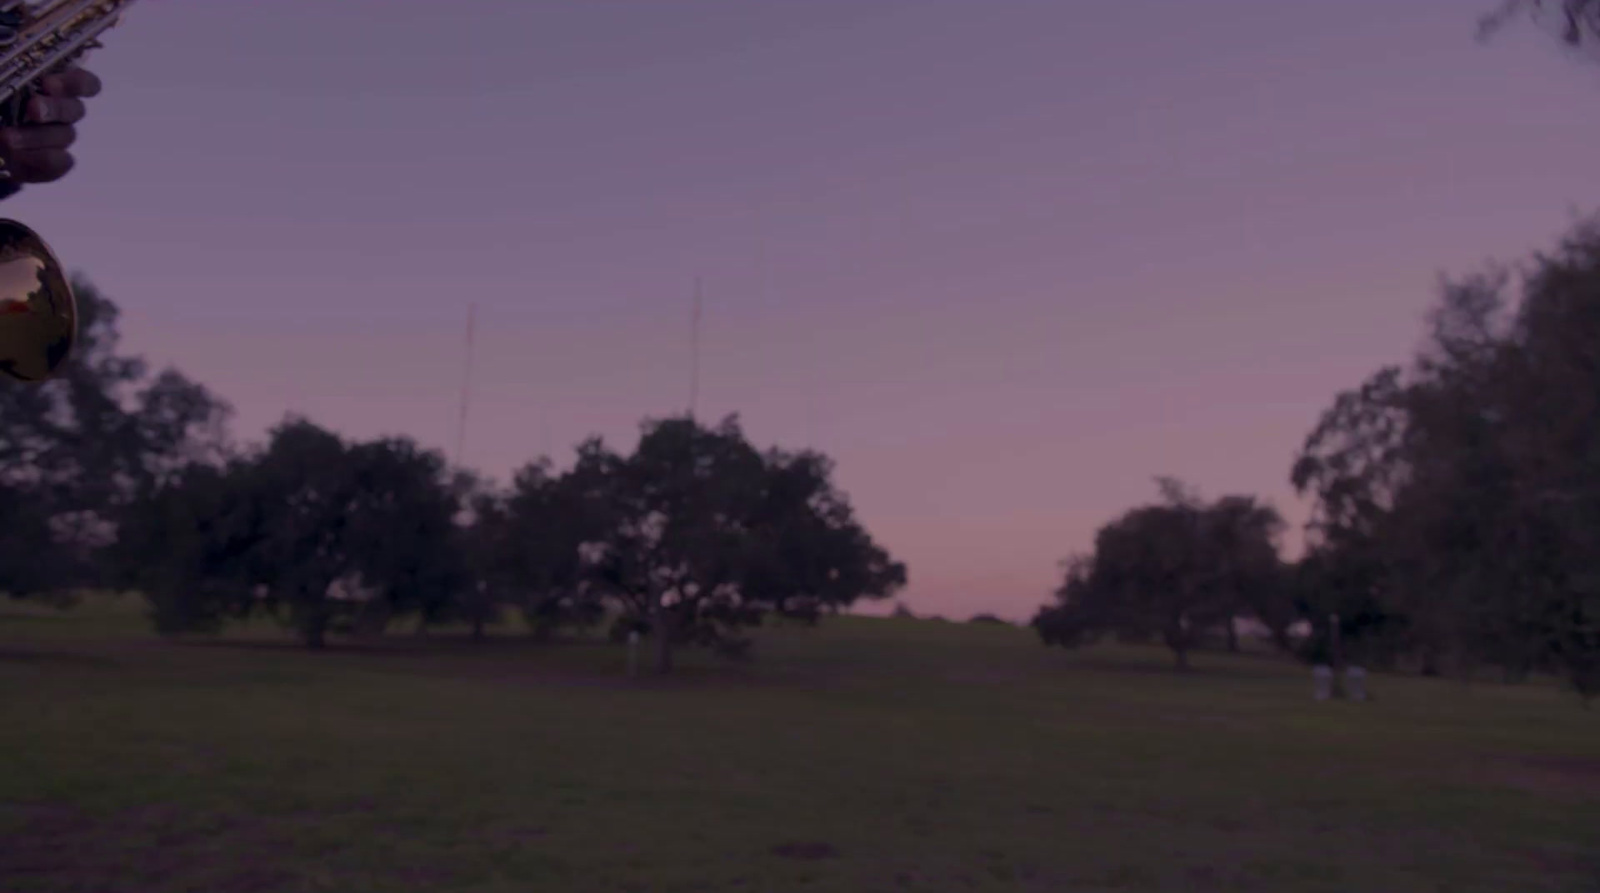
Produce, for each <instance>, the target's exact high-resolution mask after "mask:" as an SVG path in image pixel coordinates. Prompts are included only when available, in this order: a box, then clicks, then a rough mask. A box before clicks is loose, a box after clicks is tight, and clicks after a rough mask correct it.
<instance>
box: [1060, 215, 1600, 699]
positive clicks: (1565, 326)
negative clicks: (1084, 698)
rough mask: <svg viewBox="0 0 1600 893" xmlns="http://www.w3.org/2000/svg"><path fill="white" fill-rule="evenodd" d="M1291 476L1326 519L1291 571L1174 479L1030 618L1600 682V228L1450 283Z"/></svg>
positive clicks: (1241, 507)
mask: <svg viewBox="0 0 1600 893" xmlns="http://www.w3.org/2000/svg"><path fill="white" fill-rule="evenodd" d="M1290 480H1291V482H1292V483H1293V485H1294V487H1295V488H1296V490H1297V491H1298V492H1299V493H1300V494H1302V495H1303V496H1306V497H1308V498H1309V499H1310V501H1311V504H1312V509H1313V512H1312V516H1311V520H1310V523H1309V525H1308V528H1307V531H1306V533H1307V548H1306V550H1305V553H1304V554H1303V555H1302V556H1301V557H1299V558H1298V559H1297V560H1295V561H1292V562H1291V561H1284V560H1283V559H1281V558H1280V552H1279V548H1278V537H1279V534H1280V533H1281V532H1282V530H1283V527H1284V522H1283V519H1282V518H1281V517H1280V516H1279V514H1278V513H1277V512H1276V511H1275V510H1274V509H1273V508H1272V507H1270V506H1268V505H1265V504H1263V503H1261V502H1260V501H1258V500H1256V499H1255V498H1253V497H1249V496H1230V497H1225V498H1222V499H1219V500H1216V501H1214V502H1207V501H1205V500H1203V499H1201V498H1199V497H1198V496H1197V495H1195V494H1194V493H1192V492H1190V491H1188V490H1187V489H1186V488H1184V487H1183V486H1182V485H1181V484H1179V483H1178V482H1176V481H1172V480H1162V481H1161V490H1162V499H1161V500H1160V501H1159V502H1157V503H1154V504H1151V505H1147V506H1142V507H1139V508H1135V509H1133V510H1131V511H1129V512H1127V513H1126V514H1124V515H1123V516H1121V517H1120V518H1118V519H1116V520H1114V521H1112V522H1111V523H1109V524H1107V525H1105V526H1104V527H1102V528H1101V529H1100V531H1099V533H1098V534H1097V536H1096V537H1095V541H1094V547H1093V549H1092V551H1091V552H1089V553H1088V554H1086V555H1082V556H1077V557H1074V558H1072V559H1070V560H1069V561H1067V562H1066V564H1065V567H1064V575H1063V582H1062V584H1061V586H1060V588H1059V589H1058V590H1057V592H1056V594H1055V600H1054V602H1053V603H1052V604H1050V605H1048V606H1046V607H1044V608H1042V609H1041V610H1040V611H1039V613H1038V614H1037V615H1036V616H1035V617H1034V619H1033V626H1034V628H1035V629H1036V630H1037V631H1038V633H1039V635H1040V637H1041V638H1042V639H1043V640H1044V641H1045V642H1046V643H1048V644H1059V645H1065V646H1069V647H1072V646H1077V645H1080V644H1084V643H1087V642H1091V641H1095V640H1098V639H1099V638H1101V637H1104V636H1116V637H1119V638H1123V639H1133V640H1154V639H1159V640H1160V641H1161V642H1163V643H1164V644H1165V645H1166V646H1167V647H1169V648H1170V649H1171V650H1172V652H1173V654H1174V655H1175V659H1176V661H1177V662H1178V664H1179V665H1180V666H1183V665H1185V663H1186V661H1187V655H1188V653H1189V652H1190V651H1191V650H1192V649H1194V648H1195V647H1198V646H1200V645H1201V644H1203V643H1205V642H1207V641H1217V640H1218V639H1219V638H1222V637H1226V636H1230V635H1232V630H1233V622H1232V621H1233V618H1235V617H1237V616H1250V617H1254V618H1256V619H1259V620H1260V621H1261V622H1262V623H1263V624H1264V625H1265V626H1266V628H1267V629H1268V630H1269V631H1270V632H1271V635H1272V638H1273V639H1274V640H1275V641H1276V642H1277V643H1278V644H1279V645H1280V646H1281V647H1282V648H1284V649H1285V650H1288V651H1291V652H1293V653H1295V654H1297V655H1299V656H1300V657H1302V658H1304V659H1306V660H1308V661H1313V662H1317V663H1326V662H1329V661H1330V660H1332V659H1333V655H1332V653H1331V649H1332V647H1333V644H1334V643H1335V642H1337V643H1339V644H1340V646H1341V649H1342V651H1343V652H1344V653H1345V655H1346V656H1347V658H1348V660H1350V661H1351V662H1359V663H1360V664H1362V665H1366V666H1376V667H1383V668H1405V667H1410V668H1412V669H1415V670H1417V671H1420V672H1423V673H1426V674H1441V673H1453V674H1460V675H1464V676H1471V675H1474V674H1476V673H1478V672H1479V671H1481V670H1483V669H1491V670H1495V671H1498V672H1499V673H1500V674H1501V675H1502V676H1503V677H1504V678H1505V679H1507V680H1511V681H1515V680H1520V679H1523V678H1526V677H1527V676H1529V675H1530V674H1532V673H1536V672H1537V673H1549V674H1556V675H1559V676H1561V677H1564V678H1565V679H1566V680H1567V681H1569V682H1570V683H1571V684H1572V685H1573V686H1574V687H1575V688H1577V690H1578V691H1579V692H1580V693H1582V694H1583V695H1584V696H1585V697H1586V698H1587V697H1588V696H1590V695H1592V694H1594V693H1595V692H1596V691H1600V218H1593V219H1589V220H1586V221H1582V222H1580V223H1579V224H1578V225H1576V226H1575V227H1574V228H1573V229H1572V230H1571V231H1570V232H1569V233H1568V234H1567V235H1566V236H1565V237H1564V238H1563V239H1562V240H1561V241H1560V243H1559V244H1558V245H1557V246H1556V247H1555V248H1554V249H1552V250H1550V251H1547V252H1540V253H1537V254H1535V255H1534V256H1533V257H1531V258H1530V259H1528V260H1527V261H1526V262H1525V263H1523V264H1520V265H1510V266H1508V265H1494V266H1491V267H1489V268H1488V269H1486V270H1484V271H1482V272H1480V273H1478V274H1475V275H1471V276H1468V277H1465V278H1461V279H1457V280H1452V281H1446V282H1445V283H1444V284H1443V285H1442V287H1441V289H1440V295H1439V299H1438V301H1437V304H1436V305H1435V306H1434V307H1433V309H1432V310H1431V312H1430V313H1429V315H1428V318H1427V327H1426V331H1425V333H1424V338H1423V340H1422V344H1421V346H1420V347H1419V348H1418V349H1417V351H1416V352H1415V355H1414V356H1413V357H1411V359H1410V360H1409V362H1406V363H1403V364H1396V365H1391V366H1386V367H1384V368H1382V369H1379V370H1377V371H1375V372H1374V373H1373V374H1372V375H1371V376H1369V377H1368V378H1367V379H1366V380H1365V381H1363V382H1361V383H1360V384H1359V385H1357V386H1356V387H1353V388H1351V389H1349V390H1347V391H1345V392H1343V393H1340V394H1339V395H1338V396H1337V397H1336V398H1335V399H1334V400H1333V402H1332V405H1330V406H1329V407H1328V408H1327V409H1326V410H1325V411H1324V412H1323V413H1322V415H1321V418H1320V419H1319V420H1318V422H1317V424H1316V425H1315V427H1314V428H1313V430H1312V431H1311V432H1310V434H1309V435H1308V436H1307V438H1306V440H1305V443H1304V445H1303V447H1302V448H1301V450H1300V451H1299V453H1298V455H1297V456H1295V458H1294V460H1293V462H1292V465H1291V471H1290ZM1297 623H1299V624H1300V625H1301V626H1302V627H1303V628H1308V629H1309V634H1308V635H1305V636H1301V637H1295V638H1291V637H1290V636H1289V635H1288V631H1289V630H1290V628H1291V627H1293V626H1295V625H1296V624H1297Z"/></svg>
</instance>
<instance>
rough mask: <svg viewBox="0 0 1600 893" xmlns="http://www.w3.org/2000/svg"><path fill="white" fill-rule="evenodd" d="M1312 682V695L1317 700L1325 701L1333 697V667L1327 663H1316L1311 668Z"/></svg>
mask: <svg viewBox="0 0 1600 893" xmlns="http://www.w3.org/2000/svg"><path fill="white" fill-rule="evenodd" d="M1311 680H1312V683H1313V697H1315V698H1316V699H1317V700H1319V701H1326V700H1328V699H1329V698H1331V697H1333V667H1330V666H1328V665H1327V664H1317V665H1316V666H1314V667H1312V668H1311Z"/></svg>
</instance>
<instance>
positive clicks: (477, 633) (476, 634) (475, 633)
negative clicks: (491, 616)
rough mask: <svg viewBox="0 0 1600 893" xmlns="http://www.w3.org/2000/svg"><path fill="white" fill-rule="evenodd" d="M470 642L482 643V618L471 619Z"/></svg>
mask: <svg viewBox="0 0 1600 893" xmlns="http://www.w3.org/2000/svg"><path fill="white" fill-rule="evenodd" d="M472 641H474V642H482V641H483V618H482V617H474V618H472Z"/></svg>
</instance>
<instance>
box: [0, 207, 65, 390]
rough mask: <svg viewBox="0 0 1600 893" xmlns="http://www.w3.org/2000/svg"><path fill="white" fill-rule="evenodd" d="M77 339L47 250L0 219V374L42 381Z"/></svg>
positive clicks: (60, 276)
mask: <svg viewBox="0 0 1600 893" xmlns="http://www.w3.org/2000/svg"><path fill="white" fill-rule="evenodd" d="M77 339H78V302H77V300H76V299H75V298H74V297H73V295H72V285H71V283H69V282H68V281H67V276H66V273H65V272H64V271H63V270H62V269H61V263H60V261H58V260H56V256H55V254H54V253H52V252H51V251H50V246H49V245H46V244H45V243H44V240H43V239H41V238H39V234H38V233H35V232H34V231H33V230H31V229H28V228H27V227H26V226H23V225H22V224H20V223H18V222H16V221H15V220H0V373H4V374H5V375H6V376H7V377H9V378H12V379H14V380H16V381H25V382H37V381H44V380H45V379H47V378H50V377H51V376H53V375H55V374H56V372H58V371H59V370H60V369H61V366H62V364H63V363H65V362H66V361H67V357H68V356H69V355H70V354H71V353H72V348H73V345H74V344H75V343H76V341H77Z"/></svg>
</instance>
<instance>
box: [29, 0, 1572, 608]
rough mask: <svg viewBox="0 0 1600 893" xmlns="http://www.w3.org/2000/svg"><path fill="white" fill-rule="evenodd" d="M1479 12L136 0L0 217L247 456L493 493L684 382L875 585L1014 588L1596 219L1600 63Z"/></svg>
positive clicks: (1281, 448) (924, 595) (1270, 433)
mask: <svg viewBox="0 0 1600 893" xmlns="http://www.w3.org/2000/svg"><path fill="white" fill-rule="evenodd" d="M1492 5H1493V2H1492V0H1482V2H1461V0H1406V2H1395V0H1345V2H1342V3H1338V4H1332V3H1285V2H1283V0H1215V2H1210V3H1193V2H1179V0H1164V2H1157V0H1121V2H1117V3H1068V2H1065V0H982V2H980V0H870V2H869V0H804V2H801V0H789V2H779V0H717V2H712V0H672V2H667V0H581V2H580V0H567V2H533V0H497V2H496V0H472V2H466V0H463V2H456V3H441V2H438V0H425V2H424V0H381V2H380V0H339V2H337V3H333V2H327V0H315V2H313V0H273V2H270V3H268V2H253V3H246V2H242V0H235V2H223V0H146V2H144V3H141V4H139V5H137V6H135V7H134V8H133V10H132V11H131V12H130V14H129V17H128V20H127V21H126V22H125V23H124V24H123V25H122V26H121V27H119V28H117V29H116V30H114V31H113V32H111V33H110V34H109V35H108V36H107V43H108V46H107V47H106V48H105V49H104V50H102V51H100V53H99V54H98V55H97V56H95V57H94V58H93V59H92V60H91V65H90V67H91V68H93V69H95V70H96V71H98V72H99V73H100V74H101V75H102V76H103V77H104V78H105V81H106V91H105V93H104V94H103V95H102V96H101V97H100V98H98V99H96V100H94V101H93V105H92V109H91V113H90V117H89V119H88V120H87V121H85V122H84V124H83V126H82V128H81V138H80V143H79V149H78V152H77V155H78V159H79V166H78V169H77V170H76V171H75V172H74V173H73V174H72V175H71V176H70V177H69V178H67V179H66V180H65V181H63V182H61V183H60V184H56V185H52V186H45V187H35V188H32V189H30V190H28V191H27V192H25V193H24V194H23V195H21V196H19V197H17V198H15V199H13V200H11V201H8V202H7V203H6V207H5V208H4V212H5V214H6V215H7V216H13V217H17V218H19V219H21V220H23V221H25V222H27V223H29V224H30V225H31V226H33V227H35V228H36V229H38V230H39V231H40V232H41V233H42V234H43V235H44V236H45V237H46V238H47V239H49V240H50V241H51V242H52V244H53V245H54V247H55V248H56V250H57V251H58V253H60V254H61V255H62V256H63V257H64V258H65V260H66V261H67V263H68V264H69V265H70V266H73V267H75V268H79V269H82V270H83V271H85V272H87V273H88V274H89V275H90V276H91V278H93V279H94V280H95V281H96V282H97V283H98V284H99V285H100V286H101V287H102V288H103V290H105V291H106V292H107V293H108V294H109V295H111V296H112V297H113V298H115V299H116V300H117V301H118V302H119V303H121V304H122V306H123V308H124V311H125V320H124V332H125V336H126V340H127V343H128V346H129V347H130V348H131V349H133V350H135V351H137V352H141V353H144V354H146V355H147V356H149V357H150V358H151V359H153V360H155V361H157V362H161V363H173V364H176V365H177V366H179V367H180V368H182V369H183V370H184V371H186V372H188V373H189V374H191V375H193V376H195V377H197V378H199V379H201V380H203V381H204V382H206V383H207V384H209V385H211V386H212V387H214V388H215V389H216V390H217V391H218V392H220V393H221V394H222V395H223V396H225V397H226V398H228V399H229V400H230V401H231V402H232V403H233V404H234V405H235V407H236V408H237V410H238V414H237V417H236V419H235V430H236V432H237V434H238V435H240V436H241V437H245V438H251V439H254V438H256V437H259V436H260V434H261V433H262V432H263V431H265V429H266V428H267V427H268V426H270V425H271V424H272V423H274V422H275V421H277V420H278V419H280V418H281V417H282V416H283V415H284V414H285V413H286V412H289V411H296V412H303V413H305V414H307V415H309V416H310V417H311V418H313V419H314V420H316V421H318V422H321V423H323V424H326V425H329V426H331V427H333V428H335V429H337V430H339V431H341V432H344V433H347V434H349V435H352V436H371V435H377V434H383V433H404V434H410V435H413V436H415V437H417V438H418V439H419V440H421V441H422V442H423V443H425V444H427V445H430V446H436V447H439V448H441V449H446V450H449V449H451V448H452V447H453V444H454V440H455V420H456V413H457V402H458V398H459V393H460V387H461V379H462V366H463V346H462V341H463V329H464V327H465V320H466V314H467V307H468V304H469V303H472V302H476V303H477V304H478V322H479V338H478V354H477V357H478V361H477V370H476V373H475V387H474V393H473V402H472V409H471V419H470V425H469V431H468V437H467V447H466V456H465V459H466V461H467V463H469V464H471V465H474V466H477V467H479V468H481V469H483V470H485V471H488V472H491V473H493V474H495V475H497V476H500V477H502V478H504V477H505V476H506V475H507V474H508V473H509V471H510V470H511V469H513V468H514V467H515V466H517V465H519V464H520V463H522V462H524V461H526V460H528V459H530V458H532V457H534V456H535V455H536V454H539V453H541V452H552V453H554V454H555V455H557V456H558V458H561V459H565V458H566V457H567V456H569V455H570V447H571V446H572V445H573V444H575V443H576V442H577V441H578V440H580V439H581V438H582V437H583V436H584V435H587V434H590V433H600V434H604V435H606V436H607V437H608V438H610V439H612V440H613V441H614V442H616V443H618V444H619V445H624V446H631V443H632V439H633V438H634V436H635V432H636V430H637V428H636V426H637V423H638V422H639V420H640V419H641V418H642V417H644V416H647V415H661V414H666V413H673V412H680V411H682V410H683V408H684V406H685V403H686V401H687V398H688V391H689V371H688V370H689V355H688V354H689V351H688V332H689V307H690V299H691V294H692V288H693V282H694V279H695V277H696V275H703V276H704V280H705V289H706V299H705V321H704V327H703V343H704V349H703V360H702V386H701V401H700V410H701V414H702V415H707V416H721V415H722V414H724V413H727V412H734V411H737V412H739V413H740V414H741V415H742V417H743V419H744V421H745V424H746V428H747V430H748V431H749V433H750V434H751V436H752V438H753V439H755V440H756V441H757V442H758V443H760V444H763V445H766V444H781V445H785V446H815V447H818V448H820V449H822V450H824V451H826V452H828V453H829V454H831V455H832V456H834V457H835V458H836V459H837V460H838V463H839V466H838V476H839V481H840V483H841V484H842V486H843V487H844V488H845V489H846V490H847V491H848V492H849V493H850V494H851V496H852V498H853V501H854V503H855V505H856V507H857V509H858V510H859V512H860V514H861V516H862V517H863V519H864V520H865V522H866V523H867V524H868V526H869V527H870V528H871V530H872V531H873V532H874V533H875V534H876V535H877V536H878V537H879V538H880V539H881V540H882V541H883V542H884V543H885V544H886V545H887V546H888V547H889V548H890V549H891V551H893V552H894V553H895V554H896V555H897V556H898V557H900V558H902V559H904V560H905V561H906V562H907V563H908V564H909V565H910V569H911V575H912V581H913V582H912V586H911V588H910V590H909V591H908V593H907V600H908V601H909V602H910V603H911V604H912V606H913V607H914V608H916V609H918V610H923V611H937V612H941V613H946V614H950V615H957V616H965V615H966V614H969V613H972V612H975V611H980V610H987V611H994V612H996V613H1000V614H1002V615H1006V616H1011V617H1019V618H1020V617H1025V616H1027V615H1028V614H1029V613H1030V612H1031V609H1032V608H1033V606H1035V605H1036V604H1038V603H1039V602H1040V601H1042V600H1043V599H1044V598H1045V597H1046V596H1047V594H1048V591H1049V590H1050V588H1051V587H1052V585H1053V583H1054V580H1055V577H1056V562H1057V561H1058V559H1060V558H1062V557H1063V556H1065V555H1066V554H1068V553H1070V552H1073V551H1076V550H1078V549H1081V548H1083V547H1084V546H1086V545H1087V544H1088V542H1089V538H1090V537H1091V535H1092V533H1093V530H1094V528H1095V527H1096V526H1097V525H1098V524H1100V523H1101V522H1103V521H1105V520H1106V519H1108V518H1109V517H1111V516H1112V515H1114V514H1115V513H1117V512H1119V511H1121V510H1122V509H1124V508H1126V507H1129V506H1131V505H1133V504H1135V503H1137V502H1140V501H1144V500H1147V499H1149V498H1151V497H1153V496H1154V495H1155V492H1156V491H1155V487H1154V484H1153V483H1152V477H1153V476H1154V475H1156V474H1173V475H1177V476H1179V477H1182V478H1184V479H1186V480H1187V481H1189V482H1191V483H1193V484H1195V485H1197V486H1198V487H1199V488H1200V489H1201V491H1202V492H1203V493H1205V494H1206V495H1209V496H1216V495H1221V494H1223V493H1226V492H1251V493H1257V494H1261V495H1263V496H1265V497H1267V498H1269V499H1271V500H1273V501H1274V502H1275V503H1276V504H1278V505H1279V506H1280V507H1281V508H1282V509H1284V510H1285V512H1286V513H1287V514H1289V515H1290V516H1291V517H1292V518H1295V519H1296V520H1298V519H1300V518H1301V517H1303V512H1304V510H1303V507H1302V506H1300V505H1299V504H1298V503H1297V502H1296V501H1295V500H1294V498H1293V494H1292V493H1291V492H1290V490H1289V488H1288V485H1287V482H1286V474H1287V471H1288V467H1289V463H1290V459H1291V456H1292V454H1293V452H1294V450H1295V448H1296V447H1297V446H1298V444H1299V442H1300V440H1301V438H1302V437H1303V436H1304V435H1305V433H1306V431H1307V430H1308V428H1309V426H1310V425H1311V424H1312V422H1313V421H1314V419H1315V418H1316V416H1317V414H1318V412H1319V411H1320V410H1321V409H1322V408H1323V407H1324V406H1325V405H1326V403H1327V402H1328V400H1329V399H1330V397H1331V396H1332V395H1333V394H1334V393H1335V391H1337V390H1338V389H1340V388H1342V387H1345V386H1348V385H1351V384H1353V383H1355V382H1357V381H1358V380H1359V379H1360V378H1361V377H1363V376H1364V375H1365V374H1367V373H1368V372H1369V371H1371V370H1372V369H1374V368H1375V367H1377V366H1378V365H1380V364H1382V363H1384V362H1388V361H1392V360H1397V359H1400V358H1402V357H1403V356H1404V355H1405V353H1406V351H1407V350H1408V349H1409V348H1410V347H1411V346H1412V345H1413V344H1414V343H1415V342H1416V340H1417V338H1418V337H1419V334H1420V319H1421V314H1422V312H1423V310H1424V309H1425V307H1426V306H1427V305H1428V303H1429V302H1430V301H1431V300H1432V298H1433V290H1434V284H1435V281H1436V277H1437V276H1438V274H1439V273H1441V272H1451V273H1462V272H1467V271H1470V270H1472V269H1474V268H1475V267H1476V266H1477V265H1479V264H1480V263H1481V262H1483V261H1484V260H1487V259H1489V258H1491V257H1500V258H1516V257H1519V256H1522V255H1524V254H1525V253H1527V252H1528V251H1529V250H1530V249H1533V248H1537V247H1541V246H1543V245H1546V244H1549V242H1550V240H1551V239H1552V238H1553V237H1555V236H1556V235H1557V234H1559V233H1560V231H1561V230H1562V229H1564V228H1565V227H1566V226H1567V225H1568V224H1569V223H1570V222H1571V220H1572V219H1573V215H1574V213H1575V211H1578V210H1587V209H1590V208H1593V207H1595V206H1596V205H1597V204H1600V202H1597V199H1600V178H1597V177H1596V168H1595V164H1594V160H1595V148H1594V147H1595V146H1597V145H1600V68H1591V67H1586V66H1584V65H1582V64H1578V63H1576V62H1574V61H1572V60H1571V59H1568V58H1564V57H1563V55H1562V54H1561V53H1560V51H1559V50H1558V48H1557V46H1556V45H1555V44H1554V43H1553V42H1552V41H1550V40H1549V38H1548V37H1547V35H1545V34H1542V33H1539V32H1538V31H1536V30H1535V29H1533V28H1532V27H1520V28H1518V29H1516V30H1514V31H1513V32H1510V33H1508V34H1506V35H1505V36H1504V37H1503V38H1502V39H1500V40H1498V41H1496V42H1494V43H1492V44H1491V45H1489V46H1481V45H1479V44H1477V43H1476V42H1475V41H1474V40H1473V25H1474V22H1475V17H1476V15H1477V14H1478V13H1480V12H1482V11H1483V8H1485V7H1489V6H1492Z"/></svg>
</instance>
